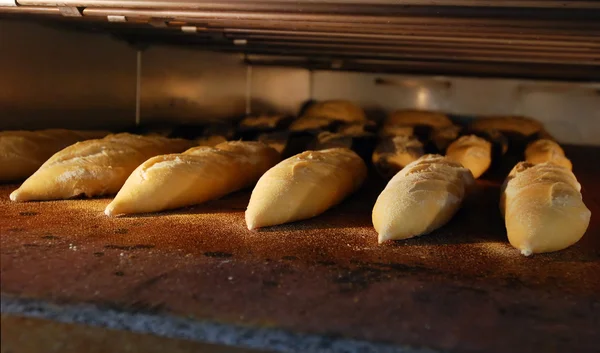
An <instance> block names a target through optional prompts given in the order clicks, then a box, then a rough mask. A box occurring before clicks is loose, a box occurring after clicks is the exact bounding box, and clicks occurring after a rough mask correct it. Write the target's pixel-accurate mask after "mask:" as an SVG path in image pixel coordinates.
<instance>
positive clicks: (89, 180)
mask: <svg viewBox="0 0 600 353" xmlns="http://www.w3.org/2000/svg"><path fill="white" fill-rule="evenodd" d="M189 147H191V142H189V141H187V140H181V139H168V138H165V137H160V136H140V135H131V134H127V133H122V134H116V135H108V136H106V137H105V138H103V139H98V140H88V141H84V142H78V143H76V144H74V145H71V146H69V147H67V148H65V149H63V150H61V151H59V152H57V153H56V154H54V155H53V156H52V157H51V158H50V159H48V160H47V161H46V162H45V163H44V164H43V165H42V166H41V167H40V168H39V169H38V170H37V171H36V172H35V173H34V174H33V175H32V176H31V177H29V178H28V179H27V180H25V182H24V183H23V184H22V185H21V187H20V188H18V189H17V190H15V191H13V193H12V194H10V199H11V200H13V201H33V200H57V199H68V198H72V197H75V196H79V195H85V196H87V197H91V196H97V195H110V194H116V193H117V191H119V189H120V188H121V186H123V183H125V180H126V179H127V177H128V176H129V174H131V172H132V171H133V170H134V169H135V168H136V167H137V166H139V165H140V164H141V163H142V162H144V161H145V160H147V159H148V158H150V157H152V156H156V155H159V154H165V153H175V152H180V151H183V150H185V149H186V148H189Z"/></svg>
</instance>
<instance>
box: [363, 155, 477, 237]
mask: <svg viewBox="0 0 600 353" xmlns="http://www.w3.org/2000/svg"><path fill="white" fill-rule="evenodd" d="M473 183H474V179H473V176H472V175H471V172H470V171H469V170H468V169H467V168H464V167H463V166H461V165H460V164H458V163H456V162H454V161H452V160H450V159H449V158H447V157H443V156H440V155H432V154H428V155H425V156H423V157H421V158H419V159H418V160H416V161H414V162H412V163H410V164H409V165H407V166H406V167H404V169H402V170H401V171H400V172H399V173H398V174H396V175H395V176H394V177H393V178H392V180H390V181H389V183H388V184H387V186H386V187H385V189H384V190H383V191H382V192H381V194H380V195H379V197H378V198H377V202H375V207H373V226H374V227H375V230H376V231H377V234H378V240H379V243H382V242H384V241H386V240H397V239H407V238H412V237H415V236H418V235H423V234H427V233H429V232H431V231H433V230H435V229H437V228H439V227H441V226H443V225H444V224H446V223H447V222H448V221H449V220H450V219H451V218H452V216H454V214H455V213H456V211H458V209H459V208H460V205H461V203H462V201H463V199H464V198H465V195H466V194H467V191H468V189H469V188H470V187H471V185H472V184H473Z"/></svg>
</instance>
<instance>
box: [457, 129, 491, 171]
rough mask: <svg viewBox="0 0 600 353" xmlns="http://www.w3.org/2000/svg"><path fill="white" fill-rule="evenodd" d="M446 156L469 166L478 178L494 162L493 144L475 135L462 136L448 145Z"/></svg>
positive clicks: (466, 166)
mask: <svg viewBox="0 0 600 353" xmlns="http://www.w3.org/2000/svg"><path fill="white" fill-rule="evenodd" d="M446 156H447V157H448V158H450V159H452V160H454V161H456V162H458V163H460V164H462V165H463V166H464V167H465V168H468V169H469V170H470V171H471V173H472V174H473V177H474V178H475V179H477V178H479V177H480V176H481V174H483V173H485V171H486V170H488V168H489V167H490V164H492V144H491V143H490V142H488V141H486V140H485V139H482V138H481V137H477V136H475V135H467V136H462V137H461V138H459V139H458V140H456V141H454V142H452V143H451V144H450V146H448V149H447V150H446Z"/></svg>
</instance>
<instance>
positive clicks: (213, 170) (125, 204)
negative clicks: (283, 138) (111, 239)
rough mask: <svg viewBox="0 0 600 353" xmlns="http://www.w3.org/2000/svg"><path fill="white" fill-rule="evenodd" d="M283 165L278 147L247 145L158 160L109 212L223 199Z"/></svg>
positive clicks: (135, 177)
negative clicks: (280, 161)
mask: <svg viewBox="0 0 600 353" xmlns="http://www.w3.org/2000/svg"><path fill="white" fill-rule="evenodd" d="M277 162H279V153H278V152H277V151H275V150H274V149H273V148H271V147H269V146H267V145H266V144H264V143H261V142H242V141H231V142H224V143H221V144H219V145H217V146H216V147H214V148H211V147H194V148H192V149H189V150H187V151H185V152H184V153H180V154H168V155H162V156H156V157H152V158H150V159H149V160H147V161H146V162H144V163H143V164H142V165H140V166H139V167H137V169H136V170H135V171H133V173H131V175H130V176H129V178H128V179H127V181H126V182H125V185H123V187H122V188H121V190H120V191H119V193H118V194H117V196H116V197H115V199H114V200H113V201H112V202H111V203H110V204H109V205H108V206H107V207H106V210H105V211H104V213H106V215H108V216H114V215H122V214H134V213H149V212H159V211H164V210H169V209H174V208H180V207H184V206H190V205H196V204H200V203H202V202H205V201H208V200H213V199H217V198H220V197H222V196H225V195H227V194H229V193H232V192H234V191H237V190H240V189H243V188H245V187H248V186H250V185H252V184H254V183H256V181H257V180H258V178H260V176H261V175H262V174H263V173H264V172H266V171H267V170H268V169H269V168H271V167H272V166H274V165H275V164H276V163H277Z"/></svg>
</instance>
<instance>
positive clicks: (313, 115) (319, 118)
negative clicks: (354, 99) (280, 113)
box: [290, 100, 367, 131]
mask: <svg viewBox="0 0 600 353" xmlns="http://www.w3.org/2000/svg"><path fill="white" fill-rule="evenodd" d="M366 120H367V117H366V115H365V112H364V111H363V110H362V108H361V107H359V106H357V105H355V104H353V103H351V102H348V101H345V100H330V101H324V102H319V103H315V104H313V105H311V106H310V107H308V109H307V110H306V112H305V113H304V114H303V115H302V116H301V117H300V118H298V119H297V120H295V121H294V122H293V123H292V124H291V125H290V130H291V131H307V130H319V129H326V128H328V127H329V126H330V125H331V124H332V123H334V122H338V123H358V122H364V121H366Z"/></svg>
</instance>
